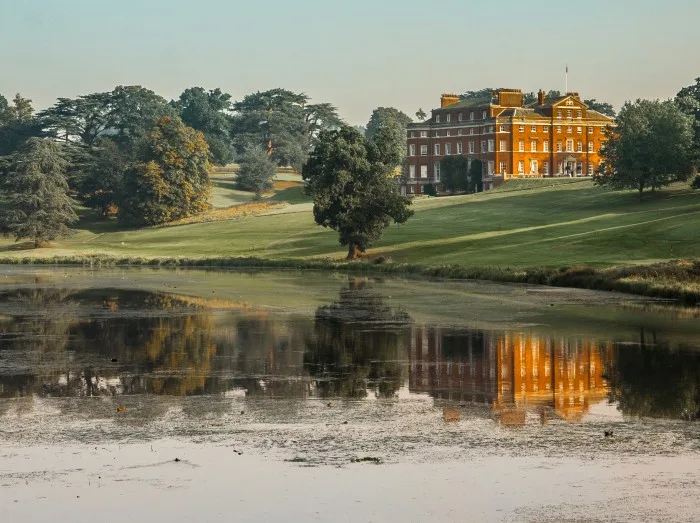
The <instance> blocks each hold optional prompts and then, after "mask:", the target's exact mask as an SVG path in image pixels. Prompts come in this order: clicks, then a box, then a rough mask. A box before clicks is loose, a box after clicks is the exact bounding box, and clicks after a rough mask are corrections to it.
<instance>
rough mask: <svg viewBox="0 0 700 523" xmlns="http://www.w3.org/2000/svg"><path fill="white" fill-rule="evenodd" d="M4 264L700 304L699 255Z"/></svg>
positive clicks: (91, 258) (60, 259) (61, 259)
mask: <svg viewBox="0 0 700 523" xmlns="http://www.w3.org/2000/svg"><path fill="white" fill-rule="evenodd" d="M0 265H41V266H51V265H53V266H74V267H92V268H95V267H97V268H99V267H163V268H198V269H260V270H267V269H275V270H280V269H291V270H316V271H329V272H344V273H350V274H352V273H357V274H364V275H367V274H369V275H380V276H381V275H385V276H404V277H406V276H409V277H414V278H416V279H426V280H436V279H437V280H478V281H491V282H498V283H516V284H530V285H543V286H548V287H561V288H572V289H585V290H595V291H606V292H621V293H624V294H631V295H636V296H643V297H647V298H657V299H663V300H673V301H675V302H677V303H678V304H679V305H686V306H697V305H699V304H700V260H699V259H685V260H670V261H666V262H659V263H655V264H650V265H625V266H613V267H608V268H595V267H590V266H562V267H560V268H553V267H526V268H511V267H500V266H486V267H484V266H482V267H479V266H475V267H463V266H461V265H436V266H430V265H420V264H404V263H401V264H399V263H393V262H390V261H385V259H384V258H383V257H381V256H380V257H377V258H374V259H370V258H365V259H362V260H358V261H350V262H348V261H330V260H293V259H279V260H274V259H268V258H253V257H226V258H172V257H153V258H141V257H117V256H109V255H83V256H56V257H50V258H48V257H41V258H40V257H22V258H20V257H0Z"/></svg>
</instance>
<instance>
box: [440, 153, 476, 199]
mask: <svg viewBox="0 0 700 523" xmlns="http://www.w3.org/2000/svg"><path fill="white" fill-rule="evenodd" d="M468 174H469V162H468V161H467V159H466V158H465V157H464V156H461V155H459V156H446V157H445V158H443V159H442V161H441V162H440V180H441V181H442V184H443V185H444V186H445V189H447V190H448V191H450V192H456V191H459V190H465V191H466V190H468V189H469V180H468Z"/></svg>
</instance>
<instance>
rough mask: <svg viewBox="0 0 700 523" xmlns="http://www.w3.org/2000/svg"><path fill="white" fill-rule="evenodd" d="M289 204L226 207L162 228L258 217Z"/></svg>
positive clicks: (176, 221) (274, 203) (177, 221)
mask: <svg viewBox="0 0 700 523" xmlns="http://www.w3.org/2000/svg"><path fill="white" fill-rule="evenodd" d="M286 206H287V204H285V203H282V202H250V203H244V204H241V205H234V206H232V207H226V208H225V209H211V210H209V211H207V212H204V213H202V214H198V215H197V216H189V217H187V218H183V219H181V220H175V221H174V222H170V223H166V224H164V225H162V226H161V227H172V226H175V225H190V224H193V223H207V222H225V221H229V220H238V219H241V218H245V217H247V216H256V215H258V214H261V213H264V212H267V211H271V210H273V209H281V208H282V207H286Z"/></svg>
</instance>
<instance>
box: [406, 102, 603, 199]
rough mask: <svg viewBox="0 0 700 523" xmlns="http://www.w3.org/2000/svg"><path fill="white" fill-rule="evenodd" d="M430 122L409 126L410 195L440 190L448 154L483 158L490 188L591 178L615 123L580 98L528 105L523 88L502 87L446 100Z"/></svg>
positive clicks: (407, 180) (408, 167) (408, 177)
mask: <svg viewBox="0 0 700 523" xmlns="http://www.w3.org/2000/svg"><path fill="white" fill-rule="evenodd" d="M440 105H441V107H440V108H439V109H435V110H433V111H432V115H431V117H430V119H429V120H426V121H425V122H421V123H413V124H409V126H408V130H407V133H408V135H407V146H408V150H407V153H408V158H407V166H406V173H405V183H404V185H403V187H402V192H405V194H408V195H413V194H422V193H423V192H424V191H423V188H424V186H425V185H426V184H429V183H430V184H433V185H435V186H436V187H438V188H439V187H440V171H439V169H440V167H439V165H440V161H441V160H442V159H443V158H444V157H445V156H446V155H463V156H466V157H467V158H468V159H469V160H472V159H478V160H481V161H482V165H483V181H484V190H488V189H490V188H492V187H493V186H494V185H497V184H499V183H500V182H502V181H503V180H506V179H508V178H513V177H537V178H541V177H546V176H590V175H592V174H593V172H594V171H595V170H596V169H597V168H598V165H599V163H600V158H599V154H598V153H599V152H600V146H601V144H602V142H603V140H604V139H605V136H604V130H605V128H606V127H607V126H609V125H612V124H613V120H612V118H609V117H607V116H605V115H603V114H601V113H599V112H597V111H593V110H592V109H589V108H588V106H587V105H586V104H585V103H583V101H582V100H581V98H580V97H579V95H578V93H567V95H566V96H560V97H557V98H547V97H545V95H544V92H542V91H540V93H539V95H538V99H537V101H536V102H535V103H532V104H529V105H525V103H524V95H523V93H522V91H520V90H518V89H499V90H498V91H496V92H494V93H492V94H491V95H488V96H486V97H484V98H482V99H472V100H460V98H459V97H458V96H456V95H451V94H446V95H443V96H442V99H441V104H440Z"/></svg>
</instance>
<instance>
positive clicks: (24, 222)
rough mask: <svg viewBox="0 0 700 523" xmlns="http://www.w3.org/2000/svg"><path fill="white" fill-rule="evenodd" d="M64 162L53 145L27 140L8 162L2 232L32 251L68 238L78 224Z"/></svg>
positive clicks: (32, 139)
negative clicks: (28, 245)
mask: <svg viewBox="0 0 700 523" xmlns="http://www.w3.org/2000/svg"><path fill="white" fill-rule="evenodd" d="M66 166H67V162H66V160H65V158H64V157H63V154H62V152H61V150H60V147H59V145H58V144H56V143H55V142H52V141H49V140H43V139H40V138H29V139H28V140H27V141H26V143H25V144H23V145H22V147H21V148H20V150H19V151H17V152H16V153H14V154H13V155H12V157H11V158H10V161H9V166H8V169H7V178H6V180H5V184H4V191H5V209H4V210H3V215H4V216H3V219H2V221H3V222H4V228H6V229H7V230H9V231H10V233H11V234H12V235H13V236H14V237H15V239H16V240H20V239H23V238H29V239H31V240H33V241H34V246H35V247H41V245H42V244H43V243H44V242H46V241H50V240H55V239H56V238H61V237H65V236H67V235H68V234H69V232H70V231H69V229H68V225H69V224H71V223H73V222H75V221H77V219H78V217H77V216H76V214H75V211H74V210H73V204H74V202H73V200H72V199H71V198H70V197H69V196H68V182H67V181H66V177H65V172H66Z"/></svg>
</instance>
